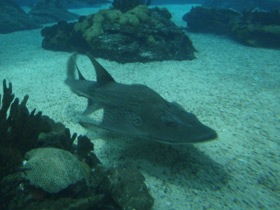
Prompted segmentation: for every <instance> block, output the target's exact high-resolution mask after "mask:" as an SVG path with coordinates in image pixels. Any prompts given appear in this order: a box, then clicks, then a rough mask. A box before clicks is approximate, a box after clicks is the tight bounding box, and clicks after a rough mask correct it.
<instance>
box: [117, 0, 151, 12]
mask: <svg viewBox="0 0 280 210" xmlns="http://www.w3.org/2000/svg"><path fill="white" fill-rule="evenodd" d="M151 2H152V1H151V0H114V1H113V3H112V5H113V7H114V8H115V9H119V10H120V11H122V12H126V11H128V10H130V9H133V8H134V7H137V6H138V5H147V6H148V5H150V4H151Z"/></svg>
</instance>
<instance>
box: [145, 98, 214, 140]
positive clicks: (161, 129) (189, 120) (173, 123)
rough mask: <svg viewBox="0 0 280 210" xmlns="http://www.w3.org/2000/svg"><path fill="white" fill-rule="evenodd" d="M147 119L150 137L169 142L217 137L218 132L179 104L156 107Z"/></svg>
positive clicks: (146, 127)
mask: <svg viewBox="0 0 280 210" xmlns="http://www.w3.org/2000/svg"><path fill="white" fill-rule="evenodd" d="M150 113H152V114H150V115H149V117H148V119H147V120H146V123H145V124H146V126H145V130H146V131H147V133H148V137H149V138H151V139H154V140H156V141H159V142H162V143H168V144H187V143H198V142H204V141H208V140H211V139H215V138H216V137H217V133H216V132H215V131H214V130H213V129H211V128H210V127H208V126H206V125H204V124H202V123H201V122H200V121H199V120H198V118H197V117H196V116H195V115H194V114H192V113H189V112H186V111H185V110H184V109H183V108H181V107H180V106H179V105H177V104H172V103H169V102H168V104H167V105H166V106H164V108H155V109H154V110H153V112H150Z"/></svg>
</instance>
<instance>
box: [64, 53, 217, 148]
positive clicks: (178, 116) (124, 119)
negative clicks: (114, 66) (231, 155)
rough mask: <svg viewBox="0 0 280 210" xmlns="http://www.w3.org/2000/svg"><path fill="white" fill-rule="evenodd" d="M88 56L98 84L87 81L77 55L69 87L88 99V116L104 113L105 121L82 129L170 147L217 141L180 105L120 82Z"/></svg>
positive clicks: (71, 62)
mask: <svg viewBox="0 0 280 210" xmlns="http://www.w3.org/2000/svg"><path fill="white" fill-rule="evenodd" d="M87 56H88V57H89V59H90V61H91V63H92V64H93V66H94V68H95V72H96V78H97V81H89V80H86V79H85V78H84V76H83V75H82V73H81V71H80V70H79V68H78V66H77V64H76V58H77V54H73V55H72V56H70V58H69V60H68V65H67V78H66V80H65V83H66V84H67V85H68V86H69V87H70V89H71V90H72V91H73V92H74V93H76V94H78V95H79V96H82V97H85V98H87V99H88V106H87V108H86V110H85V112H84V113H85V114H91V113H93V112H95V111H97V110H99V109H103V117H102V120H101V121H100V122H96V121H90V122H80V124H81V125H82V126H84V127H92V126H93V127H99V128H103V129H107V130H110V131H113V132H117V133H120V134H122V135H126V136H131V137H137V138H142V139H151V140H154V141H158V142H162V143H168V144H186V143H197V142H204V141H207V140H211V139H215V138H216V137H217V133H216V132H215V131H214V130H213V129H211V128H209V127H208V126H206V125H204V124H202V123H201V122H200V121H199V120H198V119H197V117H196V116H195V115H194V114H192V113H189V112H187V111H185V110H184V109H183V108H182V106H180V105H179V104H177V103H171V102H168V101H166V100H165V99H164V98H163V97H161V96H160V95H159V94H158V93H157V92H155V91H154V90H152V89H151V88H149V87H147V86H145V85H141V84H132V85H128V84H121V83H118V82H116V81H115V80H114V78H113V77H112V76H111V75H110V74H109V73H108V72H107V70H106V69H105V68H104V67H103V66H101V64H100V63H98V61H97V60H96V59H95V58H94V57H93V56H92V55H91V54H87ZM76 77H78V78H76Z"/></svg>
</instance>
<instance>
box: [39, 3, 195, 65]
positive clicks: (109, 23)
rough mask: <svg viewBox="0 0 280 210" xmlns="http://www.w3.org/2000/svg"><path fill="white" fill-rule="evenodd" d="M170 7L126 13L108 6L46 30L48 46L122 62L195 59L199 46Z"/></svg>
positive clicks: (142, 9)
mask: <svg viewBox="0 0 280 210" xmlns="http://www.w3.org/2000/svg"><path fill="white" fill-rule="evenodd" d="M170 18H171V14H170V13H169V12H168V10H167V9H160V8H154V9H149V8H148V7H146V6H144V5H140V6H137V7H135V8H133V9H131V10H128V11H127V12H125V13H122V12H121V11H120V10H118V9H113V8H110V9H105V10H101V11H99V12H98V13H96V14H92V15H88V16H86V17H81V18H80V19H79V21H78V22H76V23H66V22H61V23H58V24H57V25H55V26H52V27H46V28H44V29H43V30H42V35H43V37H44V40H43V42H42V46H43V48H45V49H48V50H64V51H79V52H85V51H90V53H91V54H93V55H94V56H95V57H101V58H105V59H110V60H115V61H117V62H120V63H126V62H148V61H162V60H191V59H194V58H195V57H194V52H195V48H194V47H193V45H192V42H191V40H190V39H189V37H188V36H187V35H186V34H185V33H184V31H183V29H181V28H178V27H177V26H176V25H175V24H174V23H173V22H172V21H171V20H170Z"/></svg>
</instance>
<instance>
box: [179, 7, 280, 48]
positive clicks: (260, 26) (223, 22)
mask: <svg viewBox="0 0 280 210" xmlns="http://www.w3.org/2000/svg"><path fill="white" fill-rule="evenodd" d="M183 20H185V21H186V22H187V30H189V31H191V32H196V33H215V34H220V35H228V36H229V37H231V38H233V39H234V40H237V41H238V42H240V43H242V44H244V45H248V46H252V47H263V48H274V49H280V10H278V11H277V10H275V11H271V12H265V11H252V12H251V11H247V12H246V11H244V12H243V13H238V12H236V11H233V10H230V9H215V8H208V7H195V8H193V9H192V10H191V11H190V12H189V13H187V14H185V15H184V16H183Z"/></svg>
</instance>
